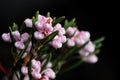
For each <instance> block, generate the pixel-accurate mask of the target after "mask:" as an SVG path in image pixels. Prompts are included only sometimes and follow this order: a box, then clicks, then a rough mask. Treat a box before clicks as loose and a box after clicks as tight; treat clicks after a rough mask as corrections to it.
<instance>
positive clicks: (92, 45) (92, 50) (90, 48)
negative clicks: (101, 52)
mask: <svg viewBox="0 0 120 80" xmlns="http://www.w3.org/2000/svg"><path fill="white" fill-rule="evenodd" d="M85 49H86V50H87V51H88V52H90V53H92V52H94V50H95V45H94V44H93V43H92V42H91V41H90V42H89V43H88V44H87V45H86V46H85Z"/></svg>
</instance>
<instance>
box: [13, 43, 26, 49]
mask: <svg viewBox="0 0 120 80" xmlns="http://www.w3.org/2000/svg"><path fill="white" fill-rule="evenodd" d="M14 45H15V47H16V48H18V49H21V50H22V49H24V48H25V45H24V43H23V42H21V41H17V42H15V44H14Z"/></svg>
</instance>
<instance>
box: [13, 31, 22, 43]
mask: <svg viewBox="0 0 120 80" xmlns="http://www.w3.org/2000/svg"><path fill="white" fill-rule="evenodd" d="M12 34H13V37H14V39H15V40H16V41H18V40H20V32H19V31H13V32H12Z"/></svg>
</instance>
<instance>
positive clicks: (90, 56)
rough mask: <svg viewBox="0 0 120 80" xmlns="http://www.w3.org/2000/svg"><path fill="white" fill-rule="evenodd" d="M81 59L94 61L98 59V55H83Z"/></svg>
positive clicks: (89, 61) (88, 61)
mask: <svg viewBox="0 0 120 80" xmlns="http://www.w3.org/2000/svg"><path fill="white" fill-rule="evenodd" d="M82 59H83V61H85V62H87V63H96V62H97V61H98V57H97V56H96V55H95V54H90V55H88V56H83V57H82Z"/></svg>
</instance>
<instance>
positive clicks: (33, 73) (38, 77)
mask: <svg viewBox="0 0 120 80" xmlns="http://www.w3.org/2000/svg"><path fill="white" fill-rule="evenodd" d="M31 75H32V77H33V78H34V79H35V80H38V79H40V78H41V74H40V73H39V72H35V71H32V73H31Z"/></svg>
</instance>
